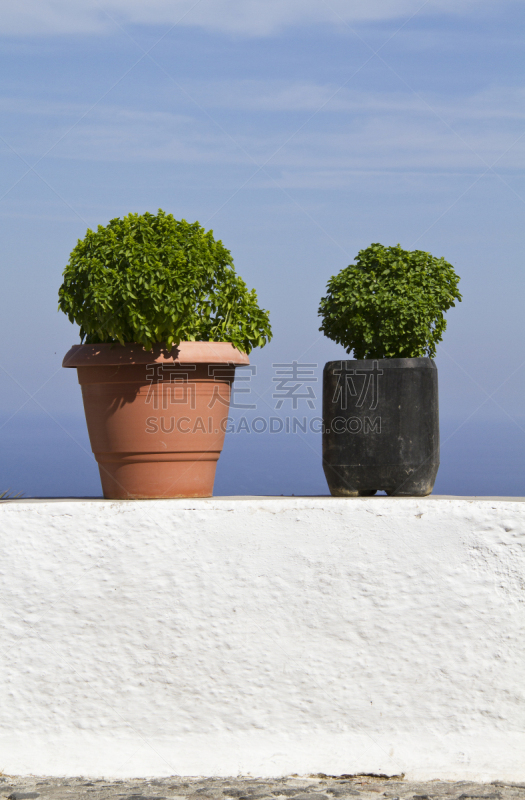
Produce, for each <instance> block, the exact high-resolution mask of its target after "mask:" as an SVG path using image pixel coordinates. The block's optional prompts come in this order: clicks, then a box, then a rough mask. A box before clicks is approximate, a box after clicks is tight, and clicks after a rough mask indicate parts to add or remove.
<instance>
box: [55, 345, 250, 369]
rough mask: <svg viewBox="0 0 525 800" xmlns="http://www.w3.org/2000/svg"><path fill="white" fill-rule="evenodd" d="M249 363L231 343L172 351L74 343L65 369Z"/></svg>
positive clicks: (156, 346) (156, 347)
mask: <svg viewBox="0 0 525 800" xmlns="http://www.w3.org/2000/svg"><path fill="white" fill-rule="evenodd" d="M249 363H250V359H249V358H248V356H247V355H246V353H241V352H240V350H237V349H236V348H235V347H234V346H233V345H232V344H231V343H230V342H180V344H179V345H177V346H173V347H172V348H171V349H170V350H169V351H168V350H167V349H166V347H165V345H163V344H155V345H154V346H153V351H151V350H145V349H144V347H143V346H142V345H141V344H118V343H109V344H74V345H73V347H72V348H71V349H70V350H68V352H67V353H66V355H65V356H64V360H63V361H62V366H63V367H101V366H126V365H134V364H231V365H232V366H242V365H246V364H249Z"/></svg>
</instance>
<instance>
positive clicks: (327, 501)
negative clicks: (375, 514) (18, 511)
mask: <svg viewBox="0 0 525 800" xmlns="http://www.w3.org/2000/svg"><path fill="white" fill-rule="evenodd" d="M450 501H454V502H464V503H474V502H476V503H477V502H500V503H502V502H504V503H524V502H525V497H497V496H488V495H487V496H485V495H479V496H466V495H428V496H427V497H387V496H386V495H379V496H377V497H331V496H330V495H231V496H218V497H197V498H191V497H190V498H175V499H173V498H167V499H165V500H162V499H161V500H106V499H105V498H103V497H27V498H24V497H22V498H16V499H15V498H13V499H12V500H2V501H1V502H0V506H1V505H3V506H13V505H32V504H41V505H46V504H55V503H95V504H107V505H111V504H115V503H116V504H118V505H124V504H127V505H130V504H133V503H135V504H136V503H148V504H151V503H162V504H165V503H174V504H176V505H178V506H180V507H181V508H182V507H191V508H194V507H196V506H198V507H199V508H213V506H214V505H215V504H219V505H220V504H222V503H232V502H233V503H257V504H265V503H276V502H277V503H281V504H282V505H283V506H287V505H289V504H290V503H291V502H292V503H294V504H295V503H302V502H307V503H308V505H310V504H314V505H316V506H324V505H327V506H331V505H333V504H336V503H337V504H341V503H342V504H345V505H348V506H350V505H352V504H355V503H366V504H367V505H370V504H377V503H396V504H398V503H401V504H406V503H414V502H417V503H433V502H437V503H440V504H441V503H445V502H450Z"/></svg>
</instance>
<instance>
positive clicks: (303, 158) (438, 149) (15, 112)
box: [0, 82, 525, 184]
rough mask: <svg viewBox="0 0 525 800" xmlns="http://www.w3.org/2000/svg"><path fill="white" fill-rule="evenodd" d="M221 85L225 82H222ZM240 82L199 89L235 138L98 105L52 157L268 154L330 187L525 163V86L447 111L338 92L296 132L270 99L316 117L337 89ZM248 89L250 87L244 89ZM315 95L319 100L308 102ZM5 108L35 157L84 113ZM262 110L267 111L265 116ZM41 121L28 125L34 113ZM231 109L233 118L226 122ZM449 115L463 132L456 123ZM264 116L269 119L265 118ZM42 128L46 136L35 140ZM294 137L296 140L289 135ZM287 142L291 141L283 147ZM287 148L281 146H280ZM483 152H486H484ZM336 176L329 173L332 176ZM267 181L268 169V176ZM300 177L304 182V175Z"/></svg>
mask: <svg viewBox="0 0 525 800" xmlns="http://www.w3.org/2000/svg"><path fill="white" fill-rule="evenodd" d="M215 88H216V87H215ZM259 88H260V91H259V92H256V91H255V90H254V87H253V85H251V84H249V83H248V84H247V83H245V82H241V83H240V85H239V84H237V83H236V84H234V85H233V86H230V87H229V88H228V86H226V85H224V86H223V92H222V95H221V91H214V87H212V89H211V91H210V90H209V89H205V88H204V84H201V85H200V89H201V95H199V93H198V89H199V85H197V84H193V85H192V93H196V94H197V96H198V99H199V102H200V103H201V104H202V105H203V106H204V107H206V98H207V94H206V92H207V91H210V97H214V98H215V104H216V106H217V105H219V106H220V104H221V102H220V101H221V96H222V98H223V101H224V102H223V106H222V108H223V110H222V111H219V110H216V108H213V109H211V114H212V116H217V118H218V119H221V120H223V122H222V124H223V126H224V128H225V129H226V130H232V137H233V138H234V139H235V140H236V142H237V143H238V144H236V143H235V142H234V141H233V140H232V138H231V137H230V136H228V135H227V133H225V132H224V130H221V129H220V128H219V126H217V125H215V124H214V123H213V122H212V121H211V120H210V119H209V118H208V117H206V116H205V115H203V114H197V115H195V114H194V109H193V108H192V111H191V113H189V112H188V111H187V110H186V113H170V112H165V111H162V112H160V111H146V110H140V109H139V110H137V109H133V110H130V109H126V108H122V107H118V106H109V105H99V106H97V107H96V108H95V109H93V110H92V111H91V112H90V113H89V114H88V115H87V116H86V117H85V118H83V119H82V120H81V122H80V123H79V124H78V125H76V126H75V127H74V128H73V129H72V130H71V132H70V133H69V134H68V135H67V136H65V138H64V139H63V140H62V141H61V142H60V144H59V145H58V146H57V147H56V148H54V149H53V151H52V154H51V157H53V158H60V159H68V160H70V159H74V160H80V161H82V160H84V161H85V160H88V161H120V162H122V161H133V162H135V163H138V162H143V163H147V162H152V161H157V162H159V161H164V162H172V163H184V164H195V165H198V164H208V165H216V166H220V165H224V164H231V165H239V166H241V165H242V166H248V167H250V168H251V167H253V168H254V169H255V164H254V162H256V163H258V164H262V163H263V162H265V161H266V160H268V159H269V162H268V169H269V170H271V172H272V174H275V175H282V176H283V177H284V176H285V174H288V176H290V174H291V172H294V173H295V172H301V173H303V174H306V173H308V174H309V175H310V177H309V178H308V179H307V182H308V181H310V180H314V178H313V177H312V176H314V174H316V175H317V176H318V178H315V180H319V181H320V182H321V184H325V183H326V181H327V180H328V181H332V180H333V175H332V173H333V172H338V173H340V174H341V178H339V179H338V180H343V177H342V176H343V175H344V174H345V171H346V172H348V173H349V172H351V171H352V170H354V171H356V170H357V171H361V172H362V171H370V172H377V171H396V170H402V171H410V170H416V171H435V170H444V171H447V170H448V171H453V172H461V171H466V170H467V171H471V172H472V171H479V170H483V169H484V162H486V163H488V164H491V163H492V162H493V161H495V160H496V159H497V158H498V157H499V156H500V154H501V153H503V152H504V151H505V150H506V149H507V148H510V150H509V152H508V153H507V154H506V155H505V156H504V157H503V158H502V160H501V161H500V162H499V165H498V166H499V168H505V169H516V168H522V167H523V163H524V157H525V137H523V138H522V139H521V140H520V141H519V142H517V144H516V145H514V146H512V145H513V143H514V141H515V140H516V139H517V137H518V136H519V134H520V133H521V132H522V130H523V112H522V111H520V112H518V111H517V110H516V109H521V108H522V107H523V95H524V92H523V90H518V89H511V88H506V89H505V88H499V89H496V88H494V89H491V90H487V91H486V92H484V93H482V94H477V95H472V96H470V97H468V96H466V97H463V98H461V99H460V100H458V101H457V102H455V103H454V104H451V103H450V100H446V99H444V98H440V97H438V96H433V97H431V98H430V101H431V104H432V105H433V107H434V108H436V110H437V112H438V116H436V115H435V114H433V113H432V112H431V111H429V109H428V108H427V107H426V106H425V105H424V104H423V103H421V101H420V100H418V98H415V97H414V96H413V95H412V94H410V93H408V92H407V93H391V94H387V93H360V92H350V91H349V92H348V93H347V94H343V95H342V96H341V97H340V98H339V101H338V102H339V104H338V105H337V106H336V108H335V111H336V113H332V114H329V111H330V107H329V105H327V106H325V110H324V111H323V112H321V113H320V114H318V115H317V116H316V117H315V123H316V124H311V125H308V126H307V127H306V128H304V129H303V130H301V131H300V132H299V133H297V134H296V135H293V134H294V131H295V130H296V128H297V116H296V115H295V114H294V115H293V116H292V117H290V115H289V114H286V113H279V114H277V116H273V115H272V118H271V119H269V118H268V113H267V112H268V105H269V100H268V97H271V98H274V100H275V98H277V101H276V102H275V104H274V105H273V106H272V109H273V110H277V111H279V112H281V111H287V110H288V111H289V110H290V106H293V103H292V100H293V98H294V97H295V98H296V100H297V103H298V105H299V107H300V110H302V111H303V113H304V111H305V110H306V112H307V113H308V111H310V110H311V109H313V108H315V107H316V106H315V105H310V102H313V101H314V100H315V103H318V102H319V101H320V100H322V99H323V97H324V96H325V94H324V93H327V94H329V93H330V91H331V87H326V86H324V87H323V86H316V85H313V84H312V85H308V84H298V85H296V84H289V85H285V84H284V83H281V84H279V91H277V92H276V91H275V86H274V87H273V89H272V87H271V86H268V85H264V86H260V87H259ZM241 89H242V91H241ZM257 94H259V96H260V97H262V98H263V101H264V102H263V103H262V108H258V109H256V110H255V111H254V114H248V115H247V116H246V120H245V122H244V123H243V124H242V125H239V124H238V123H237V124H236V126H235V128H233V129H232V127H231V124H229V123H228V119H227V114H228V111H227V109H228V108H230V107H231V104H232V103H233V102H234V101H235V103H237V105H236V106H235V107H241V108H242V107H244V106H243V103H244V102H245V101H246V98H248V97H250V96H252V97H253V96H255V95H257ZM309 98H311V99H309ZM0 110H4V111H10V112H11V113H10V114H9V115H8V116H9V118H10V120H11V129H10V132H7V131H6V132H5V137H6V138H7V140H8V141H11V143H12V144H13V146H16V149H17V150H18V151H19V152H20V153H21V154H22V155H24V157H25V158H26V159H27V160H29V158H31V159H33V158H34V157H38V156H39V155H40V154H41V153H43V152H45V151H46V149H47V148H48V147H49V146H50V145H51V144H52V143H54V142H56V141H57V140H58V139H60V137H61V136H62V134H63V133H64V132H65V131H67V130H68V129H69V128H70V127H71V125H72V124H73V123H75V122H76V121H77V120H78V119H79V118H80V117H81V116H82V114H83V113H84V111H85V110H86V109H84V108H83V107H82V106H81V105H78V104H72V105H70V106H68V105H67V104H65V103H57V104H46V103H45V102H43V101H41V100H38V101H35V102H34V103H32V102H31V101H29V100H21V99H14V100H13V99H10V98H6V99H3V100H1V99H0ZM258 112H261V113H258ZM28 115H33V117H34V118H35V119H34V121H32V122H31V123H30V124H28V121H27V116H28ZM225 115H226V118H225ZM439 117H442V120H446V121H447V122H449V124H452V126H453V127H454V128H455V130H456V131H457V132H458V133H459V136H457V135H455V134H454V132H453V131H452V130H451V129H450V128H449V127H448V126H447V124H446V123H445V122H443V121H442V120H440V119H439ZM258 120H260V124H258V122H257V121H258ZM35 131H37V132H38V136H35ZM288 140H289V141H288ZM282 145H283V146H282ZM276 151H278V152H276ZM476 154H477V155H476ZM327 176H329V177H327ZM260 178H261V179H263V178H264V173H261V174H260ZM300 180H303V179H302V178H301V179H300Z"/></svg>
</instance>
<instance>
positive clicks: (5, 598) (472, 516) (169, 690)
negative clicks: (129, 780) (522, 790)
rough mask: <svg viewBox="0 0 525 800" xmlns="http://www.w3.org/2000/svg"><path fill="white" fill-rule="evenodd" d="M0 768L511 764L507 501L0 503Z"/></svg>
mask: <svg viewBox="0 0 525 800" xmlns="http://www.w3.org/2000/svg"><path fill="white" fill-rule="evenodd" d="M0 546H1V550H2V552H1V558H0V625H1V630H2V633H1V650H2V653H1V657H0V769H2V770H4V771H5V772H7V773H13V774H28V773H40V774H50V775H53V774H54V775H60V774H70V775H74V774H83V775H89V776H105V777H124V776H145V775H149V776H152V775H158V776H161V775H172V774H180V775H235V774H238V773H243V774H249V773H251V774H254V775H255V774H256V775H268V776H269V775H273V776H275V775H279V774H285V773H293V772H296V773H300V774H305V773H312V772H326V773H329V774H340V773H354V772H384V773H389V774H391V773H400V772H405V773H406V774H407V777H411V778H419V779H427V778H428V779H430V778H435V777H440V778H460V779H461V778H472V779H476V780H493V779H496V778H501V779H506V780H515V781H523V780H524V779H525V733H524V727H525V692H524V689H525V635H524V634H525V630H524V628H525V624H524V623H525V614H524V607H525V606H524V602H525V505H524V504H523V503H521V502H514V501H512V500H505V501H498V500H489V501H487V500H485V501H482V500H470V499H469V500H465V499H458V498H455V499H444V498H442V499H435V498H432V497H430V498H422V499H393V498H392V499H390V498H370V499H368V498H366V499H336V498H247V499H228V498H222V499H220V498H215V499H211V500H166V501H145V502H113V501H96V500H95V501H60V502H56V501H50V502H11V503H5V504H2V505H1V506H0Z"/></svg>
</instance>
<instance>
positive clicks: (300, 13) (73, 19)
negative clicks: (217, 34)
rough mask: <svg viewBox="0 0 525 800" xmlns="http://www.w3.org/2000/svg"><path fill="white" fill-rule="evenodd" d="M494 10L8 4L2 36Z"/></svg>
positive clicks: (91, 1)
mask: <svg viewBox="0 0 525 800" xmlns="http://www.w3.org/2000/svg"><path fill="white" fill-rule="evenodd" d="M518 2H524V0H518ZM491 5H492V6H494V5H495V2H494V0H426V2H425V0H329V1H328V2H327V1H326V0H323V1H322V2H320V0H100V2H97V1H96V0H75V1H74V2H71V0H17V2H16V3H4V4H3V9H2V11H1V12H0V35H4V36H8V35H13V36H25V35H37V36H38V35H65V34H101V33H108V32H111V31H112V30H114V28H115V26H114V22H112V20H111V19H110V18H109V16H111V17H113V18H114V19H115V20H116V21H117V22H119V23H123V24H126V23H132V24H139V25H162V26H166V25H175V24H181V25H195V26H199V27H202V28H207V29H210V30H216V31H224V32H228V33H234V34H240V35H248V36H264V35H269V34H272V33H275V32H278V31H281V30H283V29H284V28H286V27H288V26H291V25H305V24H306V25H308V24H316V23H317V24H319V23H326V24H332V25H334V24H335V25H341V24H345V23H350V24H352V23H358V22H363V21H379V20H387V19H399V18H405V17H410V16H412V15H413V14H432V13H444V14H458V13H459V14H461V13H468V12H469V11H471V10H474V9H479V8H483V7H489V6H491ZM108 15H109V16H108Z"/></svg>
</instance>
